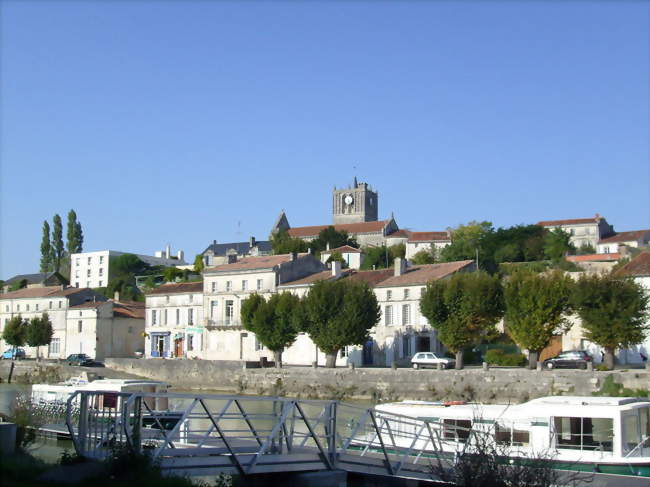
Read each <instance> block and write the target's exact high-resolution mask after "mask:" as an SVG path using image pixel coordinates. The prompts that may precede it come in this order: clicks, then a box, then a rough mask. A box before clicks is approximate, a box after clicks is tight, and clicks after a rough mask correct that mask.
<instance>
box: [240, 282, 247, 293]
mask: <svg viewBox="0 0 650 487" xmlns="http://www.w3.org/2000/svg"><path fill="white" fill-rule="evenodd" d="M247 289H248V281H242V282H241V290H242V291H246V290H247Z"/></svg>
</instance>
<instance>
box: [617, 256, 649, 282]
mask: <svg viewBox="0 0 650 487" xmlns="http://www.w3.org/2000/svg"><path fill="white" fill-rule="evenodd" d="M616 275H617V276H630V277H633V276H650V252H642V253H641V254H639V255H637V256H636V257H635V258H634V259H632V260H631V261H630V262H628V263H627V264H625V265H624V266H623V267H621V268H620V269H619V270H618V271H617V272H616Z"/></svg>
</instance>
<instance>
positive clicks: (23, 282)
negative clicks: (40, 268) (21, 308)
mask: <svg viewBox="0 0 650 487" xmlns="http://www.w3.org/2000/svg"><path fill="white" fill-rule="evenodd" d="M26 287H27V279H20V280H18V281H16V282H14V283H13V284H12V285H11V286H9V291H18V290H19V289H25V288H26Z"/></svg>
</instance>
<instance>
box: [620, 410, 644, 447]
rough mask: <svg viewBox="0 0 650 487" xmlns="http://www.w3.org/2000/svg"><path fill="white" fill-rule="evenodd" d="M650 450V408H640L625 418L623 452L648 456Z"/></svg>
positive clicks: (627, 414) (625, 415)
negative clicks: (647, 451)
mask: <svg viewBox="0 0 650 487" xmlns="http://www.w3.org/2000/svg"><path fill="white" fill-rule="evenodd" d="M648 448H650V408H639V409H636V410H634V411H630V412H628V413H626V414H624V416H623V451H624V452H625V453H630V452H633V451H634V452H635V453H636V454H637V455H640V456H646V449H648Z"/></svg>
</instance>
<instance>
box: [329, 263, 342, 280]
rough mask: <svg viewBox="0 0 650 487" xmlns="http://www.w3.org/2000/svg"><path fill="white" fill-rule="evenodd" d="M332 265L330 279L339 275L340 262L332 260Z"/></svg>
mask: <svg viewBox="0 0 650 487" xmlns="http://www.w3.org/2000/svg"><path fill="white" fill-rule="evenodd" d="M331 264H332V277H339V276H340V275H341V262H339V261H338V260H333V261H332V262H331Z"/></svg>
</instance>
